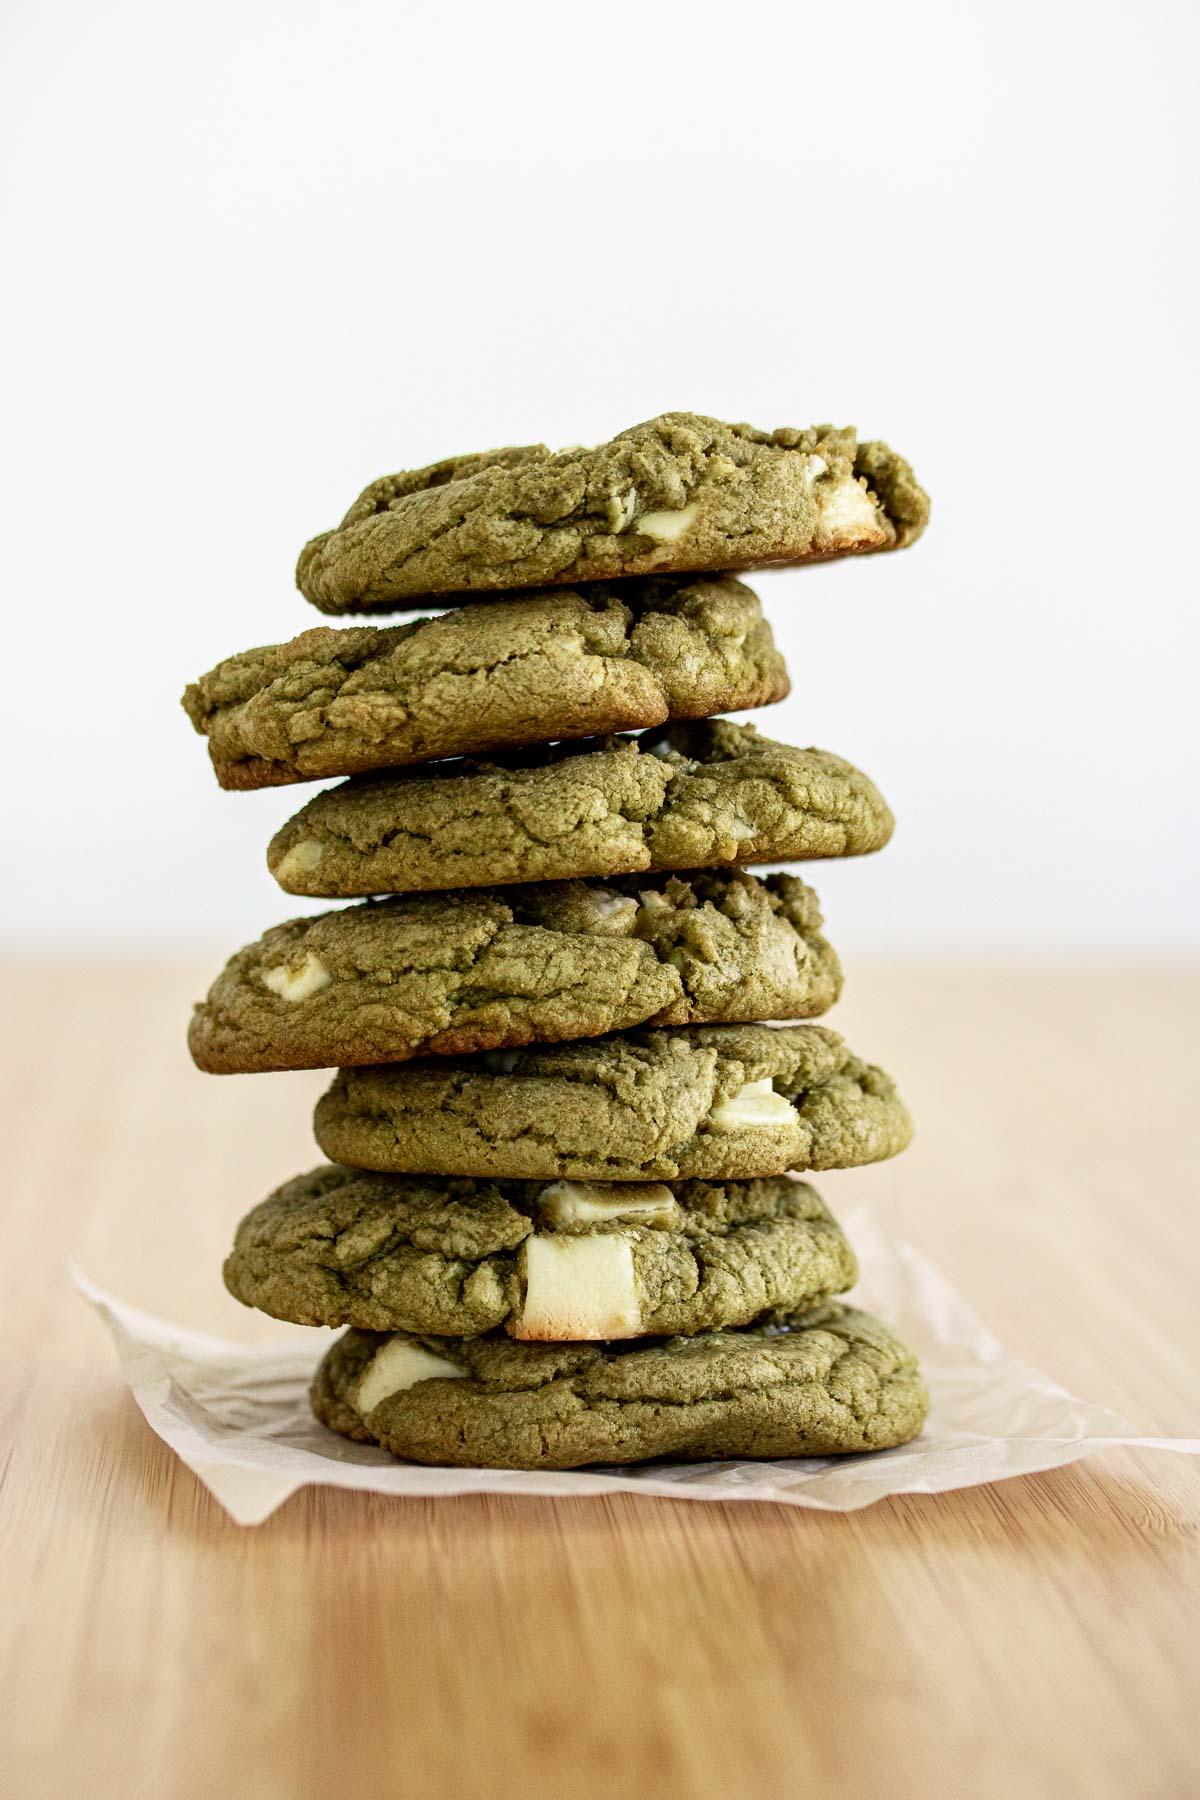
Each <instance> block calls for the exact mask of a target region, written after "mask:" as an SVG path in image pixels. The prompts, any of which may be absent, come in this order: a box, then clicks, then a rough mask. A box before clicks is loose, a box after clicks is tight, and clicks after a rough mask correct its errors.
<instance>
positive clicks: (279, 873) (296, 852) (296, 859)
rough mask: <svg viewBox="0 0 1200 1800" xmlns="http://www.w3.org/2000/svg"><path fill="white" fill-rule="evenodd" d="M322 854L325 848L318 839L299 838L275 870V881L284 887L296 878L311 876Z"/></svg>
mask: <svg viewBox="0 0 1200 1800" xmlns="http://www.w3.org/2000/svg"><path fill="white" fill-rule="evenodd" d="M324 854H325V846H324V844H322V843H321V841H320V840H319V839H318V838H301V839H300V842H299V843H298V844H293V845H292V847H291V849H290V850H289V851H288V853H287V855H286V856H285V857H284V859H283V861H282V862H281V863H280V865H279V867H278V868H277V869H276V871H275V879H276V881H278V882H279V883H280V884H281V885H282V886H283V887H286V886H287V884H288V882H289V881H295V880H296V879H297V877H298V876H301V875H311V874H312V872H313V870H314V869H315V868H316V866H317V864H318V863H319V862H320V860H321V858H322V856H323V855H324Z"/></svg>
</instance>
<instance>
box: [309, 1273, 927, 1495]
mask: <svg viewBox="0 0 1200 1800" xmlns="http://www.w3.org/2000/svg"><path fill="white" fill-rule="evenodd" d="M311 1398H312V1407H313V1411H314V1412H315V1414H316V1416H317V1418H318V1419H320V1420H321V1421H322V1423H324V1424H326V1425H329V1426H332V1428H333V1429H334V1430H335V1431H340V1432H341V1433H342V1434H343V1436H345V1437H350V1438H356V1439H357V1440H358V1441H359V1442H360V1443H376V1444H381V1445H382V1446H383V1448H384V1449H385V1450H390V1451H391V1452H392V1454H393V1455H394V1456H400V1457H404V1458H405V1459H406V1460H408V1461H410V1462H420V1463H435V1464H436V1463H442V1464H447V1463H448V1464H454V1465H457V1466H459V1467H466V1468H484V1469H577V1468H584V1467H586V1466H587V1465H589V1464H594V1463H600V1464H610V1465H617V1464H621V1463H637V1462H645V1461H647V1460H648V1459H649V1458H651V1457H656V1456H662V1457H670V1458H672V1459H673V1460H674V1461H678V1462H711V1461H717V1460H720V1459H723V1458H726V1457H772V1458H775V1457H794V1456H842V1455H853V1454H856V1453H857V1452H860V1451H864V1450H886V1449H889V1448H890V1447H891V1446H893V1445H895V1444H906V1443H908V1442H909V1441H910V1439H912V1438H914V1437H916V1436H917V1434H918V1432H919V1431H920V1429H921V1427H922V1425H923V1424H924V1422H925V1416H926V1413H927V1412H928V1410H929V1396H928V1394H927V1393H926V1391H925V1384H924V1382H923V1381H922V1380H921V1376H920V1373H919V1372H918V1369H917V1364H916V1359H915V1357H914V1356H913V1354H912V1352H911V1351H910V1350H909V1349H907V1348H906V1347H905V1345H904V1344H903V1343H901V1341H900V1339H899V1338H898V1337H896V1335H895V1333H894V1332H892V1331H890V1330H889V1329H888V1327H887V1326H886V1325H882V1324H881V1323H880V1322H879V1320H878V1319H874V1318H872V1317H871V1315H870V1314H869V1313H864V1312H859V1311H858V1310H857V1308H855V1307H851V1306H843V1305H839V1304H838V1303H836V1302H833V1303H830V1304H826V1305H824V1306H820V1307H817V1308H816V1309H815V1310H814V1311H810V1312H806V1313H800V1314H798V1315H796V1316H794V1317H783V1318H780V1319H778V1320H777V1321H774V1322H772V1323H769V1324H758V1325H754V1326H751V1327H750V1328H748V1329H743V1330H740V1331H717V1332H712V1333H709V1334H706V1335H704V1336H701V1337H673V1338H660V1339H655V1340H651V1341H650V1342H646V1341H645V1340H634V1341H633V1342H630V1343H615V1344H518V1343H513V1342H512V1340H511V1339H509V1338H506V1337H504V1336H503V1335H502V1334H499V1335H494V1336H490V1337H485V1338H466V1339H449V1340H446V1339H441V1340H438V1339H436V1338H428V1337H423V1338H422V1337H406V1336H394V1337H385V1336H379V1335H376V1334H374V1333H372V1332H365V1331H350V1332H347V1333H346V1335H345V1336H344V1337H342V1338H339V1339H338V1341H337V1342H336V1343H335V1344H334V1345H333V1347H332V1348H331V1349H330V1350H329V1352H328V1353H327V1355H326V1356H325V1359H324V1361H323V1362H322V1363H321V1366H320V1368H319V1369H318V1370H317V1375H316V1379H315V1381H314V1382H313V1387H312V1395H311Z"/></svg>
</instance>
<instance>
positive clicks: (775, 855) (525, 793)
mask: <svg viewBox="0 0 1200 1800" xmlns="http://www.w3.org/2000/svg"><path fill="white" fill-rule="evenodd" d="M892 826H893V820H892V815H891V812H890V811H889V809H888V806H887V803H886V801H885V800H884V798H883V796H882V795H881V794H880V792H879V790H878V789H877V788H876V787H875V785H874V784H873V783H872V782H871V781H869V780H868V779H867V777H866V776H865V775H864V774H862V773H861V771H859V770H858V769H856V768H854V767H853V766H852V764H850V763H848V762H844V761H843V760H842V759H841V758H840V757H837V756H833V755H831V754H830V753H829V752H828V751H825V750H797V749H793V748H792V746H791V745H789V744H780V743H776V742H775V741H774V740H773V739H771V738H765V737H760V736H759V734H758V732H757V731H756V730H755V728H754V726H753V725H735V724H734V723H733V722H732V721H731V720H729V719H717V720H711V721H704V722H700V723H696V724H689V725H673V726H668V727H667V728H666V730H665V731H654V732H648V733H646V734H645V735H644V736H643V737H641V738H640V739H621V738H616V739H613V738H608V739H600V740H597V741H595V742H592V741H591V740H584V742H583V743H582V744H578V745H569V744H568V745H554V746H551V747H549V748H548V749H547V750H545V751H542V752H540V753H535V754H534V755H533V756H530V757H526V758H520V759H517V758H514V759H511V760H509V761H507V762H505V763H504V764H502V765H499V764H491V765H479V764H475V763H460V764H450V765H447V766H445V767H444V768H443V767H442V766H441V765H439V766H438V767H437V768H434V769H429V770H420V771H400V772H395V773H389V774H383V775H364V776H359V777H356V778H355V779H353V780H351V781H348V782H345V783H344V784H343V785H342V786H340V787H336V788H329V789H326V790H325V791H324V792H322V793H320V794H317V795H316V796H315V797H314V798H313V799H312V800H310V801H309V802H308V804H307V806H305V807H303V808H302V809H301V811H300V812H298V813H297V814H296V815H295V817H294V818H292V819H290V820H289V821H288V823H287V824H286V825H284V826H283V827H282V828H281V829H280V830H279V831H278V832H277V833H276V834H275V836H274V838H273V839H272V840H271V844H270V847H269V848H268V851H267V864H268V866H269V868H270V870H271V873H272V874H273V875H274V877H275V879H276V881H278V883H279V884H280V886H281V887H282V888H284V889H285V890H286V891H287V892H288V893H290V894H304V895H311V896H318V897H327V898H330V899H350V898H354V897H356V896H359V895H368V894H389V893H415V892H420V891H424V890H429V889H438V888H450V887H475V886H485V885H491V884H494V883H498V882H516V881H559V880H564V879H569V878H572V877H576V876H584V875H619V874H624V873H636V872H638V871H641V870H643V869H653V870H668V869H701V868H708V867H712V866H714V865H722V864H735V863H752V862H791V861H800V860H805V859H809V858H815V857H824V856H859V855H863V854H864V853H866V852H868V851H872V850H879V849H881V848H882V847H883V845H884V844H886V843H887V841H888V839H889V838H890V836H891V833H892Z"/></svg>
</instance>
